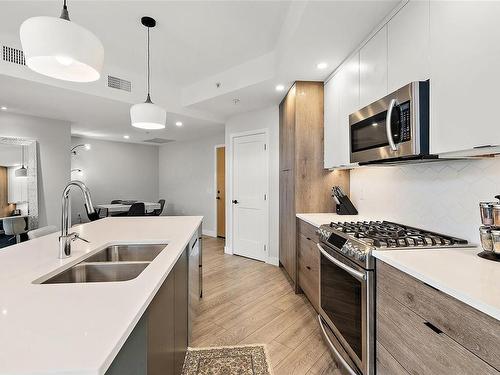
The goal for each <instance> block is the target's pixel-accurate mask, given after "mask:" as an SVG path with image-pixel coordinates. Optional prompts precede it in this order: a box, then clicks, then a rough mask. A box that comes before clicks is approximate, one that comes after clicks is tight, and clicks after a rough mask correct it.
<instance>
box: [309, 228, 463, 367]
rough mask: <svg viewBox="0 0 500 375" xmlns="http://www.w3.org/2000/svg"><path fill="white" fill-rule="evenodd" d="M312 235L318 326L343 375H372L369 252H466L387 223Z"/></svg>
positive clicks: (446, 239)
mask: <svg viewBox="0 0 500 375" xmlns="http://www.w3.org/2000/svg"><path fill="white" fill-rule="evenodd" d="M318 233H319V235H320V243H319V244H318V249H319V251H320V276H319V280H320V296H319V310H320V311H319V312H320V315H319V316H318V320H319V324H320V327H321V330H322V332H323V336H324V338H325V341H326V343H327V344H328V346H329V347H330V349H331V351H332V353H333V354H334V356H335V357H336V358H337V361H338V362H339V364H340V365H341V366H343V367H344V368H345V370H346V371H347V372H348V373H349V374H351V375H372V374H375V305H374V302H375V301H374V298H375V262H374V258H373V256H372V254H371V253H372V250H404V249H427V248H428V249H435V248H449V247H466V246H468V245H467V241H466V240H462V239H460V238H455V237H451V236H446V235H442V234H438V233H433V232H429V231H425V230H421V229H417V228H412V227H409V226H405V225H401V224H396V223H392V222H388V221H370V222H348V223H331V224H329V225H322V226H320V228H319V229H318Z"/></svg>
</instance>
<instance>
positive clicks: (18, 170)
mask: <svg viewBox="0 0 500 375" xmlns="http://www.w3.org/2000/svg"><path fill="white" fill-rule="evenodd" d="M37 175H38V163H37V142H36V141H35V140H32V139H24V138H12V137H0V227H1V228H0V247H5V246H10V245H13V244H15V243H18V242H20V241H22V240H24V239H25V238H26V233H27V232H28V231H29V230H32V229H35V228H37V227H38V178H37Z"/></svg>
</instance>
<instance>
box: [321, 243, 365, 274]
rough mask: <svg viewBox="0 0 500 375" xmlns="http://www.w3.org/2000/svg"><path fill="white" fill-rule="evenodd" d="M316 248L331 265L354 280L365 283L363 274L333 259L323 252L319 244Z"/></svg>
mask: <svg viewBox="0 0 500 375" xmlns="http://www.w3.org/2000/svg"><path fill="white" fill-rule="evenodd" d="M316 246H318V249H319V251H320V252H321V254H323V256H324V257H325V258H326V259H328V260H329V261H330V262H332V263H333V264H335V265H336V266H338V267H339V268H342V269H343V270H344V271H346V272H347V273H348V274H350V275H351V276H353V277H354V278H356V279H358V280H360V281H365V280H366V276H365V274H364V273H363V272H359V271H358V270H355V269H354V268H352V267H349V266H348V265H347V264H344V263H342V262H341V261H340V260H337V259H335V258H334V257H332V256H331V255H330V254H328V253H327V252H326V251H325V249H323V248H322V247H321V245H320V244H316Z"/></svg>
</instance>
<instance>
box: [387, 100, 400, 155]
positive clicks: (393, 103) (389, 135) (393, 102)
mask: <svg viewBox="0 0 500 375" xmlns="http://www.w3.org/2000/svg"><path fill="white" fill-rule="evenodd" d="M396 105H399V103H398V101H397V100H396V99H392V100H391V103H390V104H389V109H388V110H387V116H386V118H385V132H386V135H387V140H388V141H389V146H391V150H392V151H397V150H398V146H397V145H396V144H395V143H394V138H393V137H392V128H391V117H392V110H393V109H394V106H396Z"/></svg>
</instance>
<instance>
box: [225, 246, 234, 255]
mask: <svg viewBox="0 0 500 375" xmlns="http://www.w3.org/2000/svg"><path fill="white" fill-rule="evenodd" d="M224 254H229V255H233V249H230V248H229V247H227V246H224Z"/></svg>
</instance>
